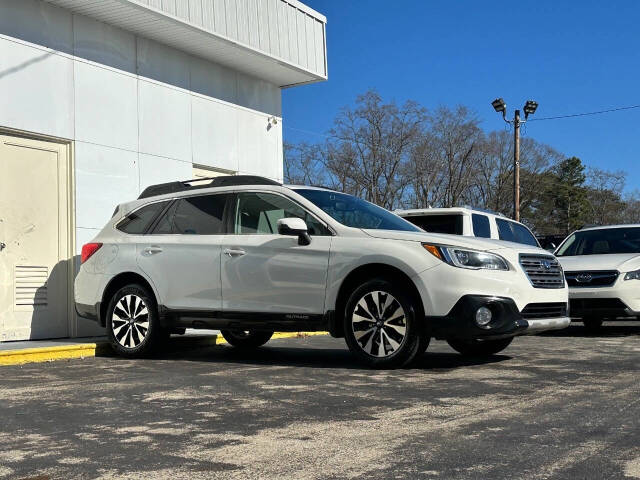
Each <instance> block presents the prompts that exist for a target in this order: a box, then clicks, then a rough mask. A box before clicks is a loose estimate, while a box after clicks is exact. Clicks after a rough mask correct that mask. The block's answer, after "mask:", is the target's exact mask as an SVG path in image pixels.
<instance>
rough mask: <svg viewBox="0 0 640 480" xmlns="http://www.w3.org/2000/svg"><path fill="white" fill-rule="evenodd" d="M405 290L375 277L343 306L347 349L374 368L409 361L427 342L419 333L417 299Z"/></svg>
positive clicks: (402, 363) (355, 292) (419, 308)
mask: <svg viewBox="0 0 640 480" xmlns="http://www.w3.org/2000/svg"><path fill="white" fill-rule="evenodd" d="M406 291H407V289H406V288H402V287H401V286H399V285H398V286H396V284H392V283H390V282H389V281H387V280H385V279H382V278H377V279H373V280H370V281H368V282H366V283H364V284H363V285H361V286H360V287H358V288H357V289H355V290H354V291H353V293H352V294H351V296H350V297H349V300H348V301H347V305H346V308H345V315H344V332H345V341H346V343H347V346H348V347H349V350H351V352H352V353H353V354H354V355H355V356H356V357H358V359H359V360H360V361H362V362H363V363H366V364H367V365H369V366H371V367H374V368H397V367H402V366H404V365H407V364H409V363H411V361H413V360H414V358H415V357H416V356H417V355H419V354H422V353H424V351H425V350H426V348H427V345H428V344H429V339H428V337H425V336H423V335H422V332H421V329H420V324H419V323H418V322H420V321H421V314H420V312H421V311H422V309H421V307H420V303H419V299H415V298H413V296H411V295H408V294H407V293H406Z"/></svg>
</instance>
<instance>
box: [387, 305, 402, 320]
mask: <svg viewBox="0 0 640 480" xmlns="http://www.w3.org/2000/svg"><path fill="white" fill-rule="evenodd" d="M396 303H397V302H396ZM390 308H391V306H390ZM385 313H386V312H385ZM385 316H386V315H385ZM388 316H389V318H387V319H385V323H387V322H390V321H392V320H396V319H398V318H400V317H404V310H403V309H402V307H401V306H400V304H399V303H398V306H397V307H396V308H395V309H394V310H393V311H392V312H390V313H389V314H388Z"/></svg>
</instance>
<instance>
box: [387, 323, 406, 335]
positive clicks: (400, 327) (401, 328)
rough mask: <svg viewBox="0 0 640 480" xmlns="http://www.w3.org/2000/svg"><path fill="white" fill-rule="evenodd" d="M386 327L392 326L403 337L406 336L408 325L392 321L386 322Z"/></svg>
mask: <svg viewBox="0 0 640 480" xmlns="http://www.w3.org/2000/svg"><path fill="white" fill-rule="evenodd" d="M384 328H392V329H393V330H395V331H396V332H398V333H399V334H400V335H402V336H403V337H404V336H405V334H406V332H407V327H405V326H404V325H393V324H391V323H385V324H384Z"/></svg>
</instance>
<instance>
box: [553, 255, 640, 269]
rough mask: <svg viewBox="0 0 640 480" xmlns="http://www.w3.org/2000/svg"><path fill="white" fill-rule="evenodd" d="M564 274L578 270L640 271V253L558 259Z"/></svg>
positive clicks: (576, 256)
mask: <svg viewBox="0 0 640 480" xmlns="http://www.w3.org/2000/svg"><path fill="white" fill-rule="evenodd" d="M558 260H559V261H560V264H561V265H562V268H563V269H564V270H565V271H566V272H575V271H578V270H618V271H620V272H630V271H632V270H638V269H640V253H611V254H606V255H575V256H571V257H558Z"/></svg>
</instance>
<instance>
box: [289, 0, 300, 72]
mask: <svg viewBox="0 0 640 480" xmlns="http://www.w3.org/2000/svg"><path fill="white" fill-rule="evenodd" d="M297 12H298V9H297V8H295V7H292V6H291V5H289V4H288V3H287V16H288V17H289V18H288V20H287V22H288V32H289V49H290V57H289V60H290V61H292V62H293V63H297V64H299V63H300V57H299V56H298V19H297V18H296V13H297Z"/></svg>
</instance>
